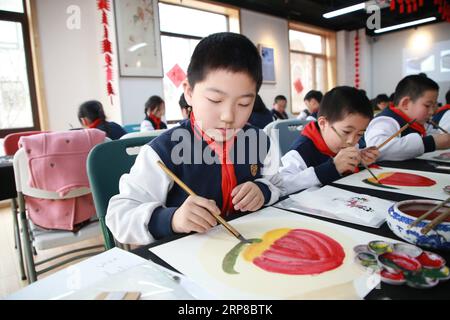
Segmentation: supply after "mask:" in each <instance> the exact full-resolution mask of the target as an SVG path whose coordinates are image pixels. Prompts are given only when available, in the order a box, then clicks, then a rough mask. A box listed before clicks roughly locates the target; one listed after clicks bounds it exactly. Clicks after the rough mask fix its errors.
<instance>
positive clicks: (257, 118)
mask: <svg viewBox="0 0 450 320" xmlns="http://www.w3.org/2000/svg"><path fill="white" fill-rule="evenodd" d="M272 121H273V118H272V113H271V112H270V110H269V109H267V108H266V105H265V104H264V101H263V100H262V99H261V97H260V95H259V94H258V95H256V99H255V103H254V104H253V111H252V114H251V115H250V118H248V123H249V124H251V125H253V126H255V127H257V128H259V129H264V128H265V127H266V126H267V125H268V124H269V123H271V122H272Z"/></svg>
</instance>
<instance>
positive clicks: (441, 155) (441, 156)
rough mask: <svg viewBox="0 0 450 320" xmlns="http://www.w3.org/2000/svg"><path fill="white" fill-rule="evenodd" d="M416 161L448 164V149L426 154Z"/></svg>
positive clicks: (449, 152)
mask: <svg viewBox="0 0 450 320" xmlns="http://www.w3.org/2000/svg"><path fill="white" fill-rule="evenodd" d="M417 159H422V160H430V161H437V162H445V163H450V149H446V150H437V151H433V152H427V153H424V154H423V155H421V156H419V157H417Z"/></svg>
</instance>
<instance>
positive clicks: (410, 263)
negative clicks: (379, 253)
mask: <svg viewBox="0 0 450 320" xmlns="http://www.w3.org/2000/svg"><path fill="white" fill-rule="evenodd" d="M383 258H385V259H388V260H390V261H392V262H393V263H395V264H396V265H397V266H399V267H400V268H402V269H405V270H408V271H416V270H419V269H420V268H421V265H420V263H419V261H417V260H416V259H413V258H410V257H408V256H406V255H400V254H397V253H384V254H383Z"/></svg>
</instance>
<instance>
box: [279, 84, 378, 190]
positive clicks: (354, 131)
mask: <svg viewBox="0 0 450 320" xmlns="http://www.w3.org/2000/svg"><path fill="white" fill-rule="evenodd" d="M372 117H373V110H372V106H371V104H370V101H369V99H368V98H367V97H366V95H365V94H364V93H362V92H361V91H359V90H358V89H355V88H352V87H346V86H342V87H336V88H334V89H332V90H331V91H329V92H327V93H326V94H325V96H324V97H323V100H322V103H321V105H320V110H319V114H318V119H317V121H315V122H310V123H308V124H307V125H306V127H305V128H304V129H303V131H302V133H301V134H300V136H299V137H298V139H297V140H296V141H295V142H294V143H293V145H292V147H291V150H290V151H288V152H287V153H286V154H285V155H284V156H283V157H282V159H281V161H282V167H281V168H280V172H279V173H280V178H281V180H282V184H281V185H280V189H281V192H282V195H286V194H291V193H294V192H298V191H300V190H303V189H307V188H310V187H314V186H321V185H325V184H328V183H331V182H333V181H335V180H337V179H339V178H341V177H342V175H344V174H347V173H351V172H354V171H355V170H356V169H357V167H358V165H359V164H360V163H361V162H364V163H365V164H366V165H369V164H371V163H373V162H374V161H375V160H376V158H377V156H378V151H377V150H373V149H366V150H362V151H360V150H359V149H358V146H357V143H358V140H359V139H360V138H361V137H362V136H363V134H364V131H365V130H366V127H367V125H368V124H369V121H370V120H371V119H372Z"/></svg>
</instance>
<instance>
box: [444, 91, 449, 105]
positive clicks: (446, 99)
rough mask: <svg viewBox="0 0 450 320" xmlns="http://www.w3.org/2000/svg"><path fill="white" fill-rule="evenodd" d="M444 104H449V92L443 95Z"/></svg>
mask: <svg viewBox="0 0 450 320" xmlns="http://www.w3.org/2000/svg"><path fill="white" fill-rule="evenodd" d="M445 103H446V104H450V90H448V91H447V93H446V94H445Z"/></svg>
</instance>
